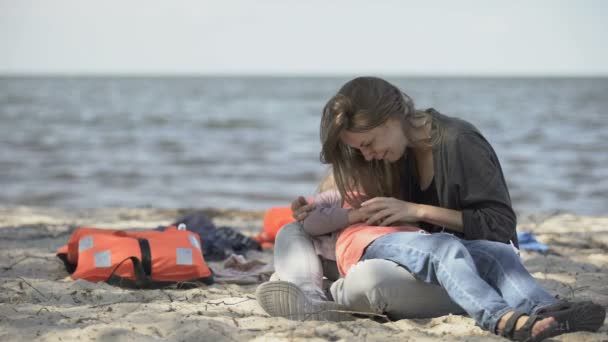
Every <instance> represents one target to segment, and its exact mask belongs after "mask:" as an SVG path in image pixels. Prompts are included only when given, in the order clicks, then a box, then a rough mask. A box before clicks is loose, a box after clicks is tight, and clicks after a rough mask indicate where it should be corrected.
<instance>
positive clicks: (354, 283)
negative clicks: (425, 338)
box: [274, 223, 464, 319]
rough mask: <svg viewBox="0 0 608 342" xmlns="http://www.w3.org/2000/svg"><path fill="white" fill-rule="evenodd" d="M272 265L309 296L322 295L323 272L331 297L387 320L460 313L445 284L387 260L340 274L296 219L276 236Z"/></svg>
mask: <svg viewBox="0 0 608 342" xmlns="http://www.w3.org/2000/svg"><path fill="white" fill-rule="evenodd" d="M274 265H275V271H276V276H277V277H278V278H279V279H280V280H285V281H289V282H291V283H294V284H296V285H298V286H299V287H300V288H301V289H302V290H303V291H304V292H306V293H309V294H318V295H320V296H323V276H325V277H327V278H328V279H329V280H336V281H335V282H334V283H333V284H332V286H331V289H330V291H331V294H332V296H333V298H334V300H335V301H336V302H337V303H339V304H342V305H345V306H346V307H348V308H350V309H352V310H355V311H364V312H374V313H379V314H386V315H387V316H388V317H390V318H391V319H402V318H427V317H437V316H443V315H447V314H449V313H463V312H464V311H463V310H462V309H461V308H460V307H459V306H458V305H457V304H455V303H454V302H453V301H452V300H451V299H450V297H449V296H448V294H447V292H446V291H445V290H444V289H443V288H441V287H439V286H437V285H431V284H426V283H424V282H422V281H418V280H416V279H415V278H414V277H413V276H412V275H411V274H410V273H409V272H408V271H407V270H406V269H404V268H403V267H401V266H399V265H397V264H396V263H394V262H392V261H389V260H383V259H372V260H365V261H360V262H359V263H357V264H356V265H354V266H352V267H351V268H350V270H349V271H348V274H347V275H346V276H345V277H344V278H340V275H339V273H338V268H337V265H336V262H335V261H330V260H326V259H324V258H321V257H320V256H318V255H317V253H316V251H315V248H314V245H313V237H312V236H310V235H308V234H307V233H306V232H305V231H304V230H303V229H302V226H300V225H299V224H298V223H290V224H288V225H286V226H284V227H283V228H281V230H280V231H279V233H278V234H277V237H276V241H275V245H274Z"/></svg>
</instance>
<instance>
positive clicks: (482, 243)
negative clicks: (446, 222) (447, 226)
mask: <svg viewBox="0 0 608 342" xmlns="http://www.w3.org/2000/svg"><path fill="white" fill-rule="evenodd" d="M367 259H386V260H391V261H393V262H395V263H397V264H399V265H401V266H403V267H405V268H406V269H407V270H408V271H410V272H411V273H412V274H413V275H414V276H415V277H416V278H418V279H420V280H422V281H424V282H426V283H431V284H438V285H441V286H442V287H443V288H444V289H445V290H446V291H447V293H448V295H449V296H450V298H451V299H452V300H453V301H454V302H455V303H456V304H458V305H460V306H461V307H462V308H463V309H464V311H466V312H467V313H468V314H469V316H471V317H472V318H473V319H475V321H476V322H477V324H478V325H479V326H481V327H482V328H484V329H486V330H488V331H491V332H496V325H497V323H498V321H499V320H500V318H501V317H502V316H503V315H504V314H505V313H507V312H509V311H512V310H518V311H522V312H525V313H527V314H533V313H534V312H536V311H537V310H538V309H540V308H542V307H544V306H547V305H550V304H554V303H555V302H556V299H555V298H553V297H552V296H551V295H550V294H549V293H547V291H545V290H544V289H543V288H542V287H541V286H540V285H539V284H538V283H537V282H536V280H535V279H534V277H532V275H530V273H529V272H528V270H526V268H525V267H524V265H523V264H522V263H521V261H520V259H519V256H518V255H517V254H516V253H515V251H514V250H513V247H511V246H510V245H507V244H504V243H500V242H493V241H486V240H461V239H459V238H457V237H455V236H453V235H451V234H447V233H436V234H423V233H418V232H403V233H401V232H400V233H392V234H388V235H384V236H382V237H380V238H378V239H376V240H375V241H374V242H372V243H371V244H370V245H369V246H368V247H367V249H366V250H365V253H364V254H363V257H362V258H361V260H367Z"/></svg>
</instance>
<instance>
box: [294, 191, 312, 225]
mask: <svg viewBox="0 0 608 342" xmlns="http://www.w3.org/2000/svg"><path fill="white" fill-rule="evenodd" d="M314 208H315V204H314V203H308V202H307V201H306V198H304V197H303V196H300V197H298V198H297V199H296V200H294V201H293V202H291V215H292V216H293V218H294V219H296V221H298V223H300V224H302V223H304V219H305V218H306V217H307V216H308V213H310V212H311V211H312V210H313V209H314Z"/></svg>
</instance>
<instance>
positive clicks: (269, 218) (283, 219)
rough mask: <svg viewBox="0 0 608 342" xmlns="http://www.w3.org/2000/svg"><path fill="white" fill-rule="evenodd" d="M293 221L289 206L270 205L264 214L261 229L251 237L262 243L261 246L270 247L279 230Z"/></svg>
mask: <svg viewBox="0 0 608 342" xmlns="http://www.w3.org/2000/svg"><path fill="white" fill-rule="evenodd" d="M295 221H296V220H295V219H294V218H293V216H291V207H272V208H270V209H268V210H267V211H266V213H265V214H264V221H263V224H262V231H261V232H260V233H259V234H258V235H257V236H255V237H253V239H254V240H256V241H257V242H259V243H260V244H262V248H272V247H273V246H274V240H275V239H276V237H277V234H278V233H279V230H280V229H281V228H282V227H283V226H284V225H286V224H288V223H291V222H295Z"/></svg>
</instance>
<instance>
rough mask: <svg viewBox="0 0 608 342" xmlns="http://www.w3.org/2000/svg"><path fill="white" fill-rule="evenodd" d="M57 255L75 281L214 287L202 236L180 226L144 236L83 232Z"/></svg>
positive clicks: (127, 233) (144, 234)
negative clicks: (198, 284)
mask: <svg viewBox="0 0 608 342" xmlns="http://www.w3.org/2000/svg"><path fill="white" fill-rule="evenodd" d="M57 256H58V257H59V258H60V259H62V260H63V261H64V263H65V265H66V268H67V269H68V272H70V273H72V278H74V279H85V280H88V281H93V282H99V281H106V282H108V283H110V284H113V285H119V286H126V287H136V288H149V287H163V286H167V285H172V284H175V283H178V285H182V286H183V285H185V286H186V287H192V286H195V285H196V283H198V282H203V283H205V284H211V283H213V274H212V272H211V270H210V269H209V268H208V267H207V264H206V262H205V259H204V257H203V253H202V249H201V242H200V237H199V236H198V235H197V234H195V233H193V232H190V231H187V230H178V229H177V228H175V227H168V228H166V229H165V230H164V231H142V232H125V231H122V230H111V229H98V228H91V227H82V228H79V229H77V230H76V231H74V233H73V234H72V236H71V237H70V239H69V240H68V243H67V245H65V246H64V247H62V248H60V249H59V250H58V251H57Z"/></svg>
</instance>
